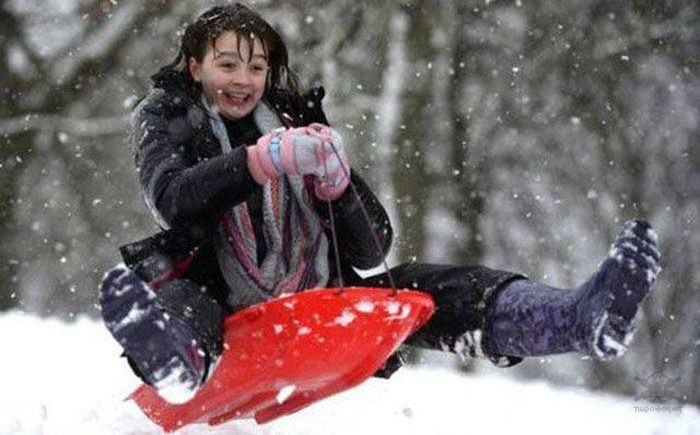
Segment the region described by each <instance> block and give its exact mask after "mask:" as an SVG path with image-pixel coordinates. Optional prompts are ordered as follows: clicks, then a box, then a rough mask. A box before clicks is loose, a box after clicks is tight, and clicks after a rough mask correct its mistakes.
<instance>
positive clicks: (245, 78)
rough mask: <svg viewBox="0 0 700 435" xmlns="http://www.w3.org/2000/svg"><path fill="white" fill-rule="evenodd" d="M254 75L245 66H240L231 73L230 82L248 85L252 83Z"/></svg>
mask: <svg viewBox="0 0 700 435" xmlns="http://www.w3.org/2000/svg"><path fill="white" fill-rule="evenodd" d="M251 80H252V77H250V74H248V72H247V71H246V70H245V68H239V69H237V70H236V71H234V72H232V73H231V76H230V78H229V83H230V84H232V85H239V86H247V85H249V84H250V83H251Z"/></svg>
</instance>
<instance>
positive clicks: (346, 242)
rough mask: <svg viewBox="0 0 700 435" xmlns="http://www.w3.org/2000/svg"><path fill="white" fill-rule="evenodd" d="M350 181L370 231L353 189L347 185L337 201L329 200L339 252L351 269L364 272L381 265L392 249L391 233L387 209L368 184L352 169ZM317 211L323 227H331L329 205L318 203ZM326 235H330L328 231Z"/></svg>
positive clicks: (323, 202)
mask: <svg viewBox="0 0 700 435" xmlns="http://www.w3.org/2000/svg"><path fill="white" fill-rule="evenodd" d="M350 180H351V181H352V183H353V184H354V185H355V187H356V189H357V193H358V194H359V197H360V201H361V202H362V204H363V205H364V207H365V209H366V210H367V214H368V215H369V220H370V223H371V229H370V226H369V224H370V223H368V222H367V219H366V218H365V215H364V213H363V211H362V206H360V203H359V202H358V199H357V198H356V197H355V194H354V192H353V190H352V186H348V188H347V189H346V190H345V192H344V193H343V194H342V195H341V196H340V198H338V199H336V200H334V201H331V207H332V209H333V219H334V222H335V227H336V234H337V236H338V250H339V251H340V255H341V256H342V257H343V259H344V260H345V261H347V262H348V263H349V264H350V265H351V266H353V267H356V268H358V269H361V270H366V269H370V268H372V267H377V266H379V265H380V264H381V263H382V260H384V256H385V255H386V254H387V253H388V252H389V248H390V247H391V240H392V236H393V230H392V228H391V223H390V222H389V216H388V215H387V213H386V210H384V207H383V206H382V204H381V203H380V202H379V200H378V199H377V197H376V196H375V195H374V193H372V191H371V190H370V188H369V186H367V183H365V181H364V180H363V179H362V178H361V177H360V176H359V175H358V174H357V173H356V172H355V171H352V170H351V173H350ZM316 208H317V210H318V213H319V214H320V215H321V216H322V217H323V218H324V220H325V222H326V224H327V225H329V226H330V216H329V210H328V203H327V202H325V201H318V203H317V205H316ZM372 231H373V232H374V233H375V234H376V235H377V238H378V240H379V245H380V246H381V248H382V249H381V251H380V250H378V249H377V246H376V244H375V241H374V238H373V237H372ZM328 234H329V236H330V235H331V234H330V230H329V231H328ZM382 254H384V255H382Z"/></svg>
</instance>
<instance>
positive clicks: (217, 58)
mask: <svg viewBox="0 0 700 435" xmlns="http://www.w3.org/2000/svg"><path fill="white" fill-rule="evenodd" d="M252 42H253V52H252V55H251V56H250V58H248V53H249V50H250V46H249V45H248V42H246V40H245V38H242V39H241V45H240V51H239V50H238V35H237V34H236V33H235V32H232V31H228V32H224V33H223V34H221V36H219V37H218V38H217V39H216V40H215V41H214V44H213V47H212V45H210V44H208V45H207V52H206V54H205V55H204V58H203V59H202V62H201V63H199V62H197V60H196V59H194V58H190V59H189V64H188V66H189V70H190V74H191V75H192V78H193V79H194V80H195V81H197V82H200V83H201V84H202V89H203V90H204V95H205V96H206V98H207V100H209V103H210V104H212V105H214V106H215V107H216V108H217V109H218V111H219V113H220V114H222V115H223V116H226V117H227V118H230V119H240V118H243V117H244V116H246V115H248V114H249V113H250V112H252V111H253V109H255V107H256V106H257V105H258V103H259V102H260V99H261V98H262V96H263V93H264V92H265V81H266V80H267V71H268V65H267V57H266V56H265V51H264V50H263V45H262V42H261V41H260V39H258V38H256V39H253V40H252Z"/></svg>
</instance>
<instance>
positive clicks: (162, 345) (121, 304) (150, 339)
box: [100, 265, 223, 403]
mask: <svg viewBox="0 0 700 435" xmlns="http://www.w3.org/2000/svg"><path fill="white" fill-rule="evenodd" d="M100 305H101V310H102V317H103V318H104V321H105V324H106V326H107V329H108V330H109V331H110V333H111V334H112V335H113V336H114V338H115V339H116V340H117V341H118V342H119V344H120V345H121V346H122V348H123V349H124V354H123V356H125V357H126V358H127V360H128V361H129V365H130V366H131V368H132V369H133V370H134V372H135V373H136V374H137V375H138V376H139V377H140V378H141V379H142V380H143V381H144V382H145V383H146V384H148V385H151V386H153V387H154V388H155V389H156V390H157V391H158V393H159V395H161V396H162V397H163V398H164V399H166V400H167V401H169V402H171V403H183V402H186V401H187V400H189V399H190V398H191V397H192V396H193V395H194V393H195V392H196V390H197V388H198V387H199V386H201V384H202V383H204V381H205V379H206V378H207V375H208V372H209V366H210V365H211V363H212V361H213V360H214V359H215V358H216V357H217V356H218V355H219V354H220V352H221V328H222V325H223V310H222V309H221V307H220V306H219V305H218V304H217V303H216V302H215V301H214V300H213V299H211V298H210V297H209V296H208V295H206V294H205V293H204V292H202V291H201V290H200V288H199V287H198V286H197V285H196V284H194V283H192V282H191V281H188V280H173V281H169V282H166V283H165V284H163V285H162V286H161V287H160V288H159V289H158V293H156V292H155V291H154V290H153V289H152V288H151V287H150V286H149V285H148V284H147V283H145V282H144V281H143V280H142V279H141V278H140V277H139V276H138V275H137V274H136V273H135V272H134V271H133V270H131V269H129V268H127V267H126V266H124V265H119V266H117V267H115V268H113V269H111V270H110V271H109V272H107V273H106V274H105V277H104V278H103V280H102V283H101V285H100Z"/></svg>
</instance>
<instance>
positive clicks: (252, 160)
mask: <svg viewBox="0 0 700 435" xmlns="http://www.w3.org/2000/svg"><path fill="white" fill-rule="evenodd" d="M331 144H332V145H331ZM334 147H335V150H336V151H337V153H338V154H336V152H335V151H334V150H333V148H334ZM247 151H248V168H249V170H250V173H251V175H252V176H253V178H254V179H255V181H256V182H258V184H265V183H267V182H268V181H269V180H270V179H271V178H274V177H279V176H280V175H282V174H290V175H315V176H316V177H317V180H316V185H315V193H316V196H317V197H319V198H320V199H324V200H332V199H336V198H338V197H339V196H340V195H342V193H343V192H344V191H345V188H347V186H348V183H349V180H348V177H347V175H346V173H347V174H349V173H350V167H349V165H348V161H347V157H346V156H345V151H344V148H343V140H342V137H341V136H340V135H339V134H338V133H337V132H336V131H335V130H333V129H332V128H330V127H328V126H325V125H323V124H317V123H314V124H310V125H309V126H307V127H298V128H293V129H278V130H275V131H273V132H271V133H269V134H266V135H264V136H263V137H261V138H260V139H259V140H258V142H257V143H256V144H255V145H253V146H250V147H248V149H247ZM344 169H345V170H344Z"/></svg>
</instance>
